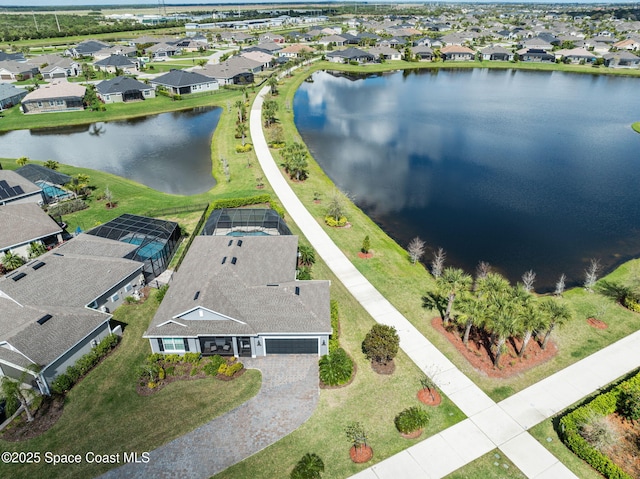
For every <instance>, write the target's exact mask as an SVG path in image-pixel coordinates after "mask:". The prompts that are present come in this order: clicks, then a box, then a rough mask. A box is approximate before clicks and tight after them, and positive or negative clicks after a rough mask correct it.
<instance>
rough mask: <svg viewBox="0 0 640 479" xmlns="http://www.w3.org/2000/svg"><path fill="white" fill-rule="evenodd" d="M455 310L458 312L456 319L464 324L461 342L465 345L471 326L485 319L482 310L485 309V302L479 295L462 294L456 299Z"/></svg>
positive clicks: (479, 324) (467, 341)
mask: <svg viewBox="0 0 640 479" xmlns="http://www.w3.org/2000/svg"><path fill="white" fill-rule="evenodd" d="M456 310H457V311H459V312H460V314H459V315H458V316H456V321H457V322H458V323H460V324H463V325H464V334H463V335H462V342H463V343H464V345H465V346H467V345H468V344H469V335H470V334H471V328H472V327H473V326H476V327H477V326H481V325H482V324H483V323H484V321H485V317H484V312H485V311H486V310H487V303H486V301H485V300H484V298H482V297H481V296H475V295H471V294H463V295H461V296H460V298H459V300H458V303H457V306H456Z"/></svg>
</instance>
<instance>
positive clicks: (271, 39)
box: [258, 33, 285, 43]
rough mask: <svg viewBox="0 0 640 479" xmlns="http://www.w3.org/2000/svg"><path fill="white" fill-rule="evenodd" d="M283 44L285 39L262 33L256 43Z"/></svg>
mask: <svg viewBox="0 0 640 479" xmlns="http://www.w3.org/2000/svg"><path fill="white" fill-rule="evenodd" d="M268 42H273V43H284V42H285V38H284V37H283V36H282V35H279V34H277V33H264V34H262V35H260V36H259V37H258V43H268Z"/></svg>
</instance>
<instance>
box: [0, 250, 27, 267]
mask: <svg viewBox="0 0 640 479" xmlns="http://www.w3.org/2000/svg"><path fill="white" fill-rule="evenodd" d="M24 263H25V261H24V259H23V258H22V256H19V255H17V254H14V253H12V252H11V251H7V252H6V253H5V254H4V256H3V257H2V266H4V268H5V269H6V270H7V271H13V270H14V269H17V268H19V267H20V266H22V265H23V264H24Z"/></svg>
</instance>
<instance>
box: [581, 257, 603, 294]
mask: <svg viewBox="0 0 640 479" xmlns="http://www.w3.org/2000/svg"><path fill="white" fill-rule="evenodd" d="M599 271H600V260H598V259H595V258H591V260H590V261H589V267H588V268H587V269H585V270H584V289H586V290H587V291H589V292H590V293H593V287H594V286H595V284H596V281H597V280H598V272H599Z"/></svg>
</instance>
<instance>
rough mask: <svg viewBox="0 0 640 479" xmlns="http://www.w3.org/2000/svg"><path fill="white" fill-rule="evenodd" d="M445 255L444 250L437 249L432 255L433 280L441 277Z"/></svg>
mask: <svg viewBox="0 0 640 479" xmlns="http://www.w3.org/2000/svg"><path fill="white" fill-rule="evenodd" d="M446 257H447V254H446V253H445V252H444V249H442V248H438V250H437V251H434V253H433V260H431V274H432V275H433V277H434V278H436V279H437V278H439V277H440V276H441V275H442V271H443V270H444V260H445V259H446Z"/></svg>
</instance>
